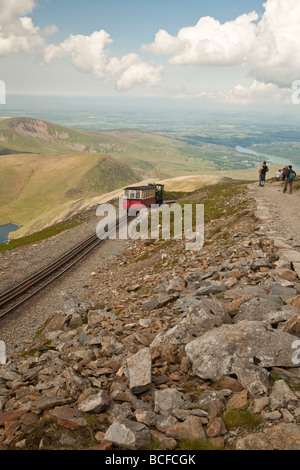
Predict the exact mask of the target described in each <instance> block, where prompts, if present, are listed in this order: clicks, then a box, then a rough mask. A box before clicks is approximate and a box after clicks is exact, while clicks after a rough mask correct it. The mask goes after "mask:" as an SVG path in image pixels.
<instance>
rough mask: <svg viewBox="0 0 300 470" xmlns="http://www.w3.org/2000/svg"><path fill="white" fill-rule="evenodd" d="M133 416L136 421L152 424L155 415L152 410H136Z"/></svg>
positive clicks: (154, 421) (147, 424)
mask: <svg viewBox="0 0 300 470" xmlns="http://www.w3.org/2000/svg"><path fill="white" fill-rule="evenodd" d="M135 417H136V420H137V422H138V423H143V424H146V426H148V427H150V426H154V425H155V423H156V418H157V415H156V413H154V412H153V411H145V410H136V412H135Z"/></svg>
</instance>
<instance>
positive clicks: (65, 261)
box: [0, 219, 125, 318]
mask: <svg viewBox="0 0 300 470" xmlns="http://www.w3.org/2000/svg"><path fill="white" fill-rule="evenodd" d="M124 222H125V219H123V220H120V221H118V222H117V228H118V227H119V226H120V225H121V224H122V223H124ZM108 234H109V232H108ZM102 242H103V240H102V239H99V238H98V236H97V234H96V233H94V234H92V235H90V236H89V237H87V238H86V239H84V240H83V241H81V242H80V243H78V244H77V245H75V246H74V247H73V248H72V249H71V250H69V251H67V252H66V253H64V254H63V255H62V256H60V257H59V258H57V259H55V260H54V261H52V262H51V263H50V264H48V265H47V266H45V267H44V268H43V269H41V270H39V271H37V272H36V273H35V274H33V275H31V276H30V277H28V278H26V279H24V281H22V282H20V283H19V284H17V285H16V286H14V287H12V288H10V289H8V290H7V291H6V292H3V293H2V294H0V318H3V317H4V316H6V315H7V314H8V313H10V312H12V311H13V310H15V309H16V308H17V307H19V306H20V305H22V304H23V303H25V302H26V301H27V300H29V299H31V298H32V297H33V296H34V295H36V294H37V293H38V292H40V291H42V290H43V289H44V288H45V287H47V286H48V285H49V284H51V283H52V282H54V281H55V280H56V279H58V278H59V277H60V276H62V275H63V274H64V273H65V272H67V271H68V270H70V269H71V268H72V267H73V266H74V265H75V264H77V263H78V262H79V261H81V260H82V259H83V258H84V257H85V256H86V255H87V254H88V253H90V252H91V251H92V250H93V249H94V248H95V247H96V246H97V245H99V244H100V243H102ZM42 281H45V282H42Z"/></svg>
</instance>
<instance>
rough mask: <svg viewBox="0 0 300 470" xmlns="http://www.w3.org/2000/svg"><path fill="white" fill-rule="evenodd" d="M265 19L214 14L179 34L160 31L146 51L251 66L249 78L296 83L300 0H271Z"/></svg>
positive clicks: (182, 60) (187, 60) (175, 60)
mask: <svg viewBox="0 0 300 470" xmlns="http://www.w3.org/2000/svg"><path fill="white" fill-rule="evenodd" d="M264 7H265V11H264V14H263V16H262V18H261V20H260V21H258V22H257V20H258V15H257V13H256V12H252V13H249V14H244V15H242V16H239V17H238V18H236V19H235V20H234V21H229V22H226V23H224V24H221V23H220V22H219V21H217V20H215V19H214V18H211V17H204V18H201V19H200V20H199V21H198V23H197V24H196V26H192V27H189V28H183V29H181V30H180V31H179V33H178V35H177V36H171V35H170V34H168V33H167V32H166V31H163V30H161V31H159V32H158V33H157V34H156V36H155V41H154V43H152V44H148V45H144V46H142V48H143V49H144V50H146V51H150V52H154V53H156V54H168V55H170V56H171V58H170V59H169V63H170V64H176V65H186V64H199V65H206V66H212V65H213V66H233V65H243V64H246V65H247V66H248V70H249V76H251V77H253V78H255V79H257V80H259V81H261V82H265V83H275V84H278V85H279V86H283V87H285V86H290V84H291V83H292V81H293V80H295V79H298V78H299V73H300V48H299V34H300V2H299V0H267V1H266V3H265V4H264Z"/></svg>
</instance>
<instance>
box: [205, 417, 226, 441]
mask: <svg viewBox="0 0 300 470" xmlns="http://www.w3.org/2000/svg"><path fill="white" fill-rule="evenodd" d="M223 434H226V427H225V424H224V421H223V420H222V418H214V419H212V420H211V421H209V423H208V424H207V426H206V435H207V437H208V438H212V437H218V436H221V435H223Z"/></svg>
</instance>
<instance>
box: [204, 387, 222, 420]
mask: <svg viewBox="0 0 300 470" xmlns="http://www.w3.org/2000/svg"><path fill="white" fill-rule="evenodd" d="M198 406H199V408H201V409H202V410H204V411H206V412H207V415H208V417H209V419H213V418H215V417H216V416H218V415H219V414H220V413H222V412H223V411H225V396H224V394H223V393H222V391H221V392H217V391H215V392H214V391H210V390H207V391H205V392H204V393H203V394H202V395H201V397H200V398H199V400H198Z"/></svg>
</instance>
